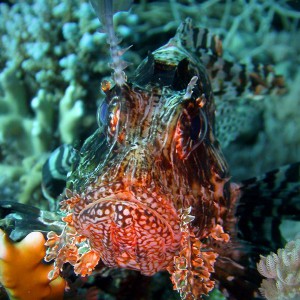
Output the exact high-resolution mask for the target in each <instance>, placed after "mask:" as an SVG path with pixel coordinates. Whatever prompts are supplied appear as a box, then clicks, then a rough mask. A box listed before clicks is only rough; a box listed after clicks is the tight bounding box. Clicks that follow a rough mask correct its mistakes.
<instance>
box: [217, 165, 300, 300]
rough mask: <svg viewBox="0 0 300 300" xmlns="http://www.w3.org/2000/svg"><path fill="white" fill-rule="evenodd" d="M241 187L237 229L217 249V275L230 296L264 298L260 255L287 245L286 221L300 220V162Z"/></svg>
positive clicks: (245, 299) (233, 298)
mask: <svg viewBox="0 0 300 300" xmlns="http://www.w3.org/2000/svg"><path fill="white" fill-rule="evenodd" d="M238 189H239V190H240V192H242V195H241V198H240V199H239V200H238V203H237V208H236V211H235V218H234V220H235V221H234V222H233V223H234V225H235V226H236V228H232V229H231V231H233V234H232V238H231V240H230V243H228V244H226V245H222V244H221V245H219V247H218V249H217V251H218V254H219V257H218V259H217V262H216V264H215V273H214V276H215V278H216V280H217V281H218V288H219V289H220V290H221V291H222V292H223V293H224V295H226V296H227V297H228V299H231V300H241V299H243V300H254V299H255V300H263V299H264V297H262V296H261V295H260V293H259V286H260V283H261V280H262V276H261V275H260V274H259V273H258V271H257V268H256V263H257V262H258V260H259V255H260V254H263V255H264V254H267V253H269V252H270V250H273V251H275V250H277V249H278V248H280V247H282V246H283V244H285V241H284V239H283V237H282V236H281V232H280V230H279V226H280V225H281V224H282V222H284V221H285V220H297V221H300V162H298V163H295V164H291V165H287V166H283V167H281V168H279V169H276V170H273V171H270V172H268V173H266V174H264V175H262V176H260V177H256V178H253V179H249V180H245V181H243V182H242V185H241V187H239V188H238ZM231 221H232V220H231ZM231 221H230V222H231ZM236 231H238V232H237V236H235V232H236Z"/></svg>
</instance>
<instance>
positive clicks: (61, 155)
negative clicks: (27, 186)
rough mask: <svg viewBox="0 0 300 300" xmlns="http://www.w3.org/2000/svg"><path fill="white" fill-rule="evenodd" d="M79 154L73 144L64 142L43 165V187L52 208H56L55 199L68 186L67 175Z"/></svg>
mask: <svg viewBox="0 0 300 300" xmlns="http://www.w3.org/2000/svg"><path fill="white" fill-rule="evenodd" d="M77 156H78V155H77V152H76V150H75V149H74V148H73V147H72V146H71V145H67V144H64V145H62V146H60V147H58V148H57V149H55V150H54V151H53V152H52V153H51V155H50V157H49V158H48V159H47V161H46V162H45V164H44V166H43V170H42V189H43V194H44V196H45V197H46V198H47V199H48V201H49V204H50V209H51V210H55V202H56V201H55V199H56V198H57V197H58V196H59V195H60V194H61V193H62V192H63V190H64V188H65V187H66V181H67V175H68V173H69V172H70V171H71V168H72V165H73V164H74V163H75V162H76V160H77Z"/></svg>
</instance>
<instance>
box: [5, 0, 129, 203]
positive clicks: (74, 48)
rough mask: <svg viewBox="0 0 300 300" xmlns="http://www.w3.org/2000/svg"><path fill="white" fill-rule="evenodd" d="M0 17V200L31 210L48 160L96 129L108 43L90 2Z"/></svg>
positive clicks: (25, 7) (47, 4) (46, 5)
mask: <svg viewBox="0 0 300 300" xmlns="http://www.w3.org/2000/svg"><path fill="white" fill-rule="evenodd" d="M0 16H1V17H0V35H1V52H0V67H1V73H0V108H1V109H0V150H1V162H0V170H1V171H3V172H1V173H2V176H1V178H0V186H1V189H0V190H1V192H0V195H1V198H2V199H3V198H4V199H11V200H17V199H18V200H19V201H21V202H24V203H27V202H29V201H30V200H33V201H35V202H36V201H37V200H38V199H39V198H40V197H41V195H40V183H41V166H42V164H43V163H44V161H45V159H46V157H47V155H48V154H47V153H49V151H52V150H53V149H54V148H55V147H57V146H58V145H60V144H62V143H76V142H78V140H80V139H81V138H82V136H86V135H87V133H86V132H85V131H88V130H90V128H91V127H93V126H95V124H96V122H95V115H96V113H95V111H96V104H97V103H96V99H97V97H99V95H98V93H99V84H100V79H101V78H102V77H103V76H105V75H108V74H109V72H110V71H109V67H108V57H109V56H108V50H107V47H106V41H105V39H106V38H105V35H103V34H101V33H99V32H98V31H97V30H98V28H99V21H98V20H97V18H96V17H95V15H94V13H93V12H92V9H91V7H90V5H89V3H88V2H87V1H63V2H61V1H57V0H56V1H50V0H48V1H44V0H38V1H27V2H20V3H16V4H14V5H11V6H9V5H8V4H1V5H0ZM123 31H124V30H123ZM35 170H36V171H37V172H35ZM20 178H21V180H19V179H20ZM17 181H18V184H15V183H16V182H17ZM31 198H35V199H31Z"/></svg>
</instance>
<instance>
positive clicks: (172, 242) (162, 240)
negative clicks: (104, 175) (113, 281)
mask: <svg viewBox="0 0 300 300" xmlns="http://www.w3.org/2000/svg"><path fill="white" fill-rule="evenodd" d="M155 200H156V199H151V203H150V204H149V203H147V202H143V201H141V200H140V198H139V199H138V198H136V197H134V196H133V195H131V194H130V193H121V194H117V195H113V196H109V197H106V198H102V199H99V200H97V201H95V202H93V203H91V204H89V205H88V206H86V207H85V208H84V209H83V210H82V211H81V212H80V213H79V215H78V216H77V218H76V219H77V221H76V222H75V223H76V224H77V226H76V227H78V228H77V230H78V231H79V232H80V233H81V234H83V235H84V236H86V237H87V238H88V239H89V242H90V245H91V247H92V248H93V249H95V250H96V251H97V252H99V254H100V256H101V259H102V261H103V262H104V264H105V265H106V266H109V267H122V268H127V269H133V270H139V271H140V272H141V273H142V274H144V275H148V276H151V275H153V274H155V273H156V272H158V271H160V270H163V269H166V267H167V266H168V265H169V264H170V263H172V258H173V257H174V254H175V253H176V252H177V251H178V249H179V247H180V240H181V231H180V226H179V218H178V216H177V214H174V213H173V212H172V213H170V210H169V208H168V207H162V206H160V205H159V204H163V203H156V201H155ZM151 206H152V207H151ZM166 210H167V213H165V212H166Z"/></svg>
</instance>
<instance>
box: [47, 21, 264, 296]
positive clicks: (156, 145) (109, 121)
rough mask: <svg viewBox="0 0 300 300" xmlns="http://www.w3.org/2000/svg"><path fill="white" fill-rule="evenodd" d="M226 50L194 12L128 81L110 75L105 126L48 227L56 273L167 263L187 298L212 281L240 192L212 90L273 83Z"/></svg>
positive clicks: (218, 93) (217, 93)
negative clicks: (56, 223) (56, 224)
mask: <svg viewBox="0 0 300 300" xmlns="http://www.w3.org/2000/svg"><path fill="white" fill-rule="evenodd" d="M221 55H222V47H221V42H220V40H219V39H218V37H216V36H213V35H209V34H208V32H207V31H206V30H204V29H199V28H194V27H193V25H192V21H191V20H190V19H187V20H186V21H185V22H183V23H182V24H181V26H180V27H179V29H178V31H177V33H176V35H175V37H174V38H173V39H171V40H170V41H169V42H168V43H167V44H166V45H165V46H163V47H161V48H159V49H158V50H156V51H154V52H153V53H151V54H149V55H148V57H147V58H146V59H145V60H144V61H143V62H142V63H141V65H140V66H139V67H138V68H137V70H136V74H135V76H134V77H133V78H132V79H131V80H130V81H128V82H124V83H122V84H116V85H115V86H111V85H110V83H108V82H104V83H103V84H102V89H103V91H104V92H105V94H106V98H105V100H104V102H103V103H102V105H101V106H100V113H99V118H100V117H101V120H100V123H101V122H102V125H103V126H100V127H99V128H98V129H97V130H96V131H95V133H94V134H93V135H92V136H90V137H89V138H88V139H87V140H86V141H85V143H84V145H83V147H82V148H81V150H80V154H79V159H78V160H76V164H74V166H73V170H72V172H71V174H70V176H69V177H68V181H67V188H68V190H67V199H66V200H64V201H63V202H62V212H63V213H64V215H65V216H64V218H63V221H64V222H65V227H64V230H63V232H62V233H61V235H57V234H56V233H54V232H50V233H49V234H48V241H47V245H48V250H47V256H46V260H47V261H50V260H52V259H54V260H55V263H54V265H55V268H54V270H53V271H52V273H51V274H50V277H51V278H53V277H56V276H58V274H59V272H60V270H61V269H62V267H63V264H64V263H66V262H69V263H71V264H72V265H73V266H74V270H75V273H76V274H80V275H82V276H85V275H89V274H91V273H92V271H93V270H94V268H95V267H96V265H97V264H98V263H99V261H100V260H101V261H102V262H103V263H104V264H105V265H106V266H108V267H113V268H115V267H120V268H126V269H132V270H137V271H140V272H141V273H142V274H144V275H148V276H151V275H153V274H155V273H156V272H159V271H162V270H167V271H169V273H170V274H171V280H172V282H173V284H174V288H175V289H177V290H178V291H179V292H180V295H181V297H182V299H199V298H200V297H201V295H202V294H207V293H208V292H209V291H210V290H211V289H212V288H213V287H214V280H213V278H212V277H211V274H212V273H213V272H214V266H215V262H216V259H217V257H218V255H219V253H224V252H226V251H228V249H229V248H230V245H231V243H232V241H231V240H234V239H235V238H236V236H237V233H236V232H235V231H234V230H235V229H234V223H235V222H236V221H237V219H236V217H235V210H236V204H237V202H238V199H239V197H240V188H239V186H238V185H237V184H234V183H230V180H229V179H230V176H229V171H228V166H227V163H226V160H225V158H224V156H223V154H222V151H221V149H220V147H219V143H218V141H217V140H216V138H215V128H214V127H215V125H214V124H215V120H214V118H215V97H226V96H228V95H231V96H232V97H237V96H239V95H241V94H242V93H243V92H245V91H247V93H252V94H255V93H256V91H257V88H258V86H260V88H259V90H262V88H265V89H268V84H267V80H265V79H266V78H265V77H264V78H260V77H259V76H258V75H257V76H256V77H255V78H256V79H257V78H259V80H254V79H253V80H250V79H251V78H252V77H253V76H252V77H251V76H250V77H247V75H246V72H245V68H244V66H241V65H238V64H233V63H229V62H227V61H225V60H223V58H222V56H221ZM265 74H267V75H268V74H269V73H268V72H267V73H265ZM102 108H103V113H102ZM226 249H227V250H226Z"/></svg>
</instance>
